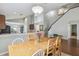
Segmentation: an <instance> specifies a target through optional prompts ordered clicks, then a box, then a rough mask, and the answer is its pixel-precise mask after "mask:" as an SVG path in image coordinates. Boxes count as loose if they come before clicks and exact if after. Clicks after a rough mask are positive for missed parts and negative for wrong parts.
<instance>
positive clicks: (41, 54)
mask: <svg viewBox="0 0 79 59" xmlns="http://www.w3.org/2000/svg"><path fill="white" fill-rule="evenodd" d="M32 56H44V51H43V50H42V49H39V50H37V51H36V52H35V53H34V54H33V55H32Z"/></svg>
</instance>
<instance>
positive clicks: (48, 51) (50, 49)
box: [46, 39, 55, 56]
mask: <svg viewBox="0 0 79 59" xmlns="http://www.w3.org/2000/svg"><path fill="white" fill-rule="evenodd" d="M54 53H55V43H54V41H53V39H49V40H48V45H47V49H46V56H52V55H54Z"/></svg>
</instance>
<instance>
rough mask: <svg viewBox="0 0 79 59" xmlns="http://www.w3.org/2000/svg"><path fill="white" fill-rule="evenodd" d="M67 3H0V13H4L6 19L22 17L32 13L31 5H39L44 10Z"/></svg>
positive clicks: (53, 8) (54, 8) (56, 7)
mask: <svg viewBox="0 0 79 59" xmlns="http://www.w3.org/2000/svg"><path fill="white" fill-rule="evenodd" d="M65 4H67V3H0V14H2V15H5V16H6V19H17V18H24V17H26V16H29V15H32V14H33V12H32V7H33V6H35V5H40V6H42V7H43V8H44V12H45V13H46V12H48V11H51V10H56V9H58V8H60V7H61V6H63V5H65Z"/></svg>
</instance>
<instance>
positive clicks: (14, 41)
mask: <svg viewBox="0 0 79 59" xmlns="http://www.w3.org/2000/svg"><path fill="white" fill-rule="evenodd" d="M22 42H24V40H23V39H22V38H16V39H14V40H13V41H12V45H14V44H18V43H22Z"/></svg>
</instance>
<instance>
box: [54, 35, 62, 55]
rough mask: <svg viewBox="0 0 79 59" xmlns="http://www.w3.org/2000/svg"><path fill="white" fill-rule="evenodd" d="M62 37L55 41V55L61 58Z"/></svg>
mask: <svg viewBox="0 0 79 59" xmlns="http://www.w3.org/2000/svg"><path fill="white" fill-rule="evenodd" d="M61 39H62V38H61V37H59V36H58V37H57V38H56V41H55V48H56V49H55V55H57V56H59V55H61Z"/></svg>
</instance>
